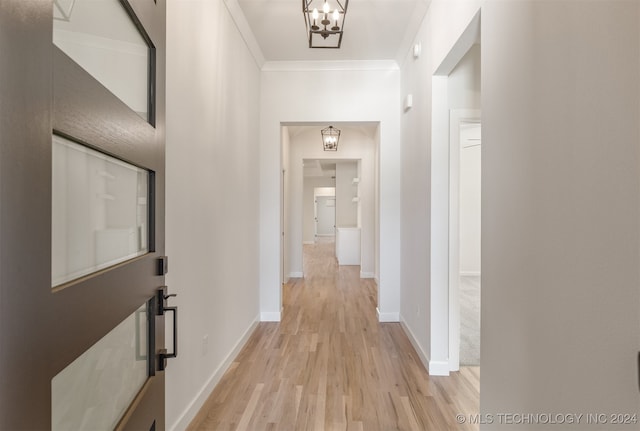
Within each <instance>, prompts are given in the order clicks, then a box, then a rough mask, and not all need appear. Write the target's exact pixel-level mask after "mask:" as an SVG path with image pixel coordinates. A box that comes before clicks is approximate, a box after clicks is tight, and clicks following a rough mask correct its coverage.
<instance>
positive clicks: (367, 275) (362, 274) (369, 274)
mask: <svg viewBox="0 0 640 431" xmlns="http://www.w3.org/2000/svg"><path fill="white" fill-rule="evenodd" d="M360 278H376V275H375V274H374V273H373V272H362V271H360Z"/></svg>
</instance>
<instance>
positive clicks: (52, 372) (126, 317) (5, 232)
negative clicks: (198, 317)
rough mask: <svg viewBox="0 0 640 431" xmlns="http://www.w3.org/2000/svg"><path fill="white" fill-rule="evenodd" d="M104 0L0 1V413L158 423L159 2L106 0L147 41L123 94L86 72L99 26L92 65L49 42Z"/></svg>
mask: <svg viewBox="0 0 640 431" xmlns="http://www.w3.org/2000/svg"><path fill="white" fill-rule="evenodd" d="M103 1H104V2H106V1H107V0H91V1H89V2H87V1H86V0H76V1H75V2H72V1H66V0H57V1H56V2H55V4H54V2H53V1H46V0H42V1H25V0H2V1H0V429H12V430H18V429H52V428H53V429H60V428H63V427H65V426H71V425H69V424H73V423H82V424H83V425H82V428H83V429H90V428H96V426H98V425H96V424H105V423H109V424H111V425H109V427H113V428H116V429H145V430H148V429H157V430H162V429H164V428H165V424H164V372H163V371H162V370H163V367H162V364H161V362H163V361H160V360H159V359H158V355H157V353H158V352H159V351H161V349H163V348H164V347H165V346H164V315H161V314H160V313H159V312H158V310H159V308H160V306H159V304H158V301H161V302H164V303H166V302H167V300H166V299H164V298H163V297H162V294H161V295H160V296H158V291H159V289H162V288H163V286H164V284H165V283H164V274H165V272H166V264H163V262H165V263H166V261H165V260H164V259H162V258H163V256H164V248H165V244H164V157H165V156H164V154H165V150H164V112H165V100H164V82H165V76H164V70H165V67H164V64H165V48H164V44H165V42H164V41H165V2H164V0H130V1H125V0H123V1H120V0H113V1H115V2H116V4H117V5H119V6H120V7H122V11H124V13H125V15H124V16H127V17H129V18H130V19H131V20H132V21H131V22H132V23H133V27H132V28H136V29H138V30H139V31H140V32H141V34H142V35H143V39H144V40H145V42H146V43H147V44H148V51H146V54H145V55H146V57H144V58H146V60H144V61H147V62H148V63H147V66H148V68H147V70H146V74H147V75H146V81H144V82H146V84H144V85H146V89H145V93H144V95H143V97H147V99H148V105H147V106H146V107H145V108H143V109H135V108H134V107H133V106H132V104H130V103H127V102H126V101H125V100H124V99H123V98H122V97H121V95H120V94H119V91H120V90H119V89H118V88H111V87H110V84H109V83H108V79H107V81H103V77H101V76H100V71H101V70H106V69H107V68H108V66H109V64H108V63H109V59H108V58H107V62H104V60H105V56H104V55H103V54H104V49H105V45H103V44H102V42H104V41H107V45H109V44H110V43H111V42H108V39H109V38H108V37H104V35H100V34H97V35H89V36H86V35H85V36H82V37H81V38H80V39H78V40H81V42H82V43H84V45H82V46H83V47H84V48H83V47H80V48H78V49H79V50H80V51H82V49H85V48H86V47H87V46H92V47H97V49H96V50H95V53H92V55H85V57H87V58H94V59H97V60H96V61H97V63H96V64H97V65H98V66H99V67H98V69H95V70H98V73H97V74H96V73H95V70H91V66H86V65H85V64H80V63H78V61H77V60H76V59H75V58H72V57H73V55H69V53H68V52H66V51H63V50H62V49H61V48H60V46H59V45H56V44H54V43H53V39H52V38H53V36H52V35H53V22H54V15H55V16H56V17H57V18H58V19H61V21H65V20H66V21H70V20H69V19H68V18H69V16H70V15H71V13H73V14H74V18H75V17H79V16H81V15H82V8H83V7H85V8H86V7H87V6H88V7H89V8H91V7H94V6H95V7H100V6H99V4H100V2H103ZM96 5H97V6H96ZM112 6H113V5H109V7H112ZM72 8H73V9H72ZM100 13H102V12H100ZM62 24H64V25H67V26H68V22H63V23H62ZM106 24H107V25H106V26H105V27H104V28H105V29H107V28H108V27H112V28H116V29H117V28H118V25H119V24H118V25H111V26H110V23H108V22H106ZM88 27H94V28H95V30H96V31H101V28H99V27H100V26H99V25H97V26H91V25H90V26H88ZM74 31H75V29H73V28H71V29H69V28H63V33H61V34H64V37H67V36H69V35H70V34H73V33H74ZM65 32H66V33H65ZM123 32H125V31H124V30H123ZM65 40H67V41H68V42H69V44H70V45H69V46H72V45H73V46H74V47H75V48H73V47H72V49H70V51H69V52H72V53H73V52H75V53H77V52H78V49H76V48H77V47H79V46H80V45H78V43H79V42H78V41H77V40H72V39H69V38H68V37H67V39H65ZM61 43H62V42H61ZM114 43H116V42H114ZM118 43H120V42H117V43H116V45H117V44H118ZM127 43H129V42H128V41H124V42H122V43H120V45H118V46H120V47H126V46H129V45H127ZM62 44H63V43H62ZM74 44H75V45H74ZM106 49H111V47H109V46H107V48H106ZM132 49H133V48H132ZM74 50H75V51H74ZM116 51H117V49H116ZM125 51H126V52H129V51H128V48H126V49H125V48H123V49H122V52H125ZM131 52H133V51H131ZM94 54H95V55H94ZM112 54H113V52H112V53H111V54H109V55H112ZM109 55H107V57H108V56H109ZM136 55H137V54H136ZM100 61H103V63H100ZM112 63H113V62H112ZM94 66H95V65H94ZM110 66H114V64H111V65H110ZM115 66H116V67H112V69H113V70H114V71H115V72H118V71H119V72H123V71H124V73H125V75H126V73H128V72H126V71H125V70H124V67H125V65H124V64H120V63H118V64H116V65H115ZM138 69H139V68H138ZM131 79H132V80H135V79H137V78H136V77H135V76H133V75H131ZM105 82H106V83H105ZM127 82H128V81H127V79H126V78H125V79H122V78H118V79H117V80H116V83H127ZM140 111H144V112H142V113H141V112H140ZM80 173H81V174H82V175H80ZM83 196H84V197H83ZM121 202H127V203H126V204H125V206H124V207H123V208H125V207H126V208H125V209H121V208H119V207H117V206H118V205H120V203H121ZM127 205H129V206H128V207H127ZM116 207H117V208H116ZM114 208H116V209H114ZM126 219H129V221H130V222H128V221H127V220H126ZM131 220H132V221H131ZM166 291H167V290H166V287H165V288H164V290H161V292H163V293H164V294H166ZM167 316H168V318H169V319H171V318H174V317H175V316H172V315H171V314H170V313H169V314H167ZM127 331H129V332H127ZM113 334H115V338H114V336H113ZM118 334H120V335H122V334H125V335H124V338H123V337H122V336H120V341H122V340H123V339H124V340H125V342H121V345H118V342H119V341H117V340H118ZM127 334H128V335H127ZM114 340H115V341H114ZM126 340H129V341H126ZM170 344H171V343H170ZM169 348H170V349H171V348H172V346H169ZM96 349H98V350H96ZM99 349H102V351H100V350H99ZM127 349H129V350H130V352H128V353H127ZM123 352H124V353H123ZM123 357H124V358H125V360H124V361H123V360H122V358H123ZM127 361H129V362H130V363H131V364H130V365H126V364H127ZM122 364H125V365H122ZM141 364H142V365H141ZM136 367H138V368H137V370H138V371H135V368H136ZM140 367H142V368H144V370H142V371H140V369H141V368H140ZM135 373H137V377H136V378H135V379H134V378H129V376H130V375H134V374H135ZM113 376H121V381H119V382H118V381H114V378H113ZM68 386H71V390H66V389H69V388H68ZM125 389H126V390H125ZM127 391H128V392H127ZM100 392H102V393H100ZM101 396H102V398H100V397H101ZM118 397H119V398H120V405H119V406H117V407H114V406H112V405H106V406H105V405H104V404H103V401H102V400H103V399H113V398H118ZM122 400H125V401H124V404H123V401H122ZM114 409H115V413H114ZM107 411H109V412H107ZM108 414H111V416H112V417H111V418H109V417H107V416H108ZM74 416H76V418H75V419H74V418H73V417H74ZM77 417H80V419H78V418H77ZM74 420H76V421H77V420H80V421H82V420H83V421H84V422H73V421H74ZM101 426H102V425H100V427H101Z"/></svg>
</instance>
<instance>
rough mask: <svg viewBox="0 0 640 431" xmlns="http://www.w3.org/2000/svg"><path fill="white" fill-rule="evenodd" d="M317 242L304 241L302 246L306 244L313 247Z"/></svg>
mask: <svg viewBox="0 0 640 431" xmlns="http://www.w3.org/2000/svg"><path fill="white" fill-rule="evenodd" d="M315 243H316V242H315V241H302V244H306V245H313V244H315Z"/></svg>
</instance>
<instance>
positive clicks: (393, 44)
mask: <svg viewBox="0 0 640 431" xmlns="http://www.w3.org/2000/svg"><path fill="white" fill-rule="evenodd" d="M302 1H303V0H227V3H228V4H229V3H233V2H237V4H238V6H239V8H237V9H236V8H235V7H233V6H234V5H231V7H230V10H231V12H232V14H234V13H241V14H242V15H243V17H242V19H240V20H241V21H242V20H246V24H248V25H247V27H246V28H244V29H243V27H244V26H242V25H240V26H239V27H240V29H241V31H243V30H244V31H247V29H250V32H251V33H252V36H253V37H254V38H255V42H256V43H257V45H258V47H259V50H260V51H261V54H262V56H263V58H264V60H265V61H267V62H275V61H288V62H292V61H333V60H340V61H380V60H392V61H396V62H398V63H399V62H400V61H401V59H402V58H404V56H405V55H406V53H407V52H408V51H409V49H410V48H411V43H412V41H413V38H414V37H415V34H416V32H417V31H418V28H419V27H420V24H421V22H422V19H423V18H424V15H425V13H426V10H427V7H428V5H429V2H430V0H350V1H349V6H348V10H347V14H346V19H345V25H344V36H343V38H342V47H341V48H340V49H311V48H309V46H308V40H307V34H306V30H305V21H304V15H303V13H302ZM328 1H329V4H332V3H333V7H332V9H333V8H335V0H328ZM234 18H235V19H236V22H238V21H239V19H238V18H239V17H234ZM247 36H248V35H245V39H247ZM249 45H252V44H251V43H250V42H249Z"/></svg>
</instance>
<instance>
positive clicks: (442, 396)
mask: <svg viewBox="0 0 640 431" xmlns="http://www.w3.org/2000/svg"><path fill="white" fill-rule="evenodd" d="M332 247H333V244H331V243H329V244H327V243H324V244H317V245H305V259H304V261H305V268H304V269H305V278H304V279H292V280H291V282H290V283H288V284H287V285H285V286H284V292H283V294H284V296H283V299H284V310H283V316H282V322H281V323H279V324H278V323H260V324H259V325H258V327H257V329H256V331H255V332H254V334H253V335H252V336H251V338H250V340H249V341H248V343H247V345H246V346H245V347H244V349H243V350H242V351H241V353H240V354H239V355H238V357H237V358H236V360H235V361H234V362H233V364H232V365H231V367H230V368H229V370H228V371H227V372H226V374H225V375H224V377H223V378H222V380H221V381H220V383H219V384H218V386H217V387H216V388H215V390H214V391H213V393H212V394H211V396H210V397H209V399H208V400H207V402H206V403H205V405H204V406H203V408H202V409H201V411H200V412H199V413H198V415H197V416H196V418H195V419H194V420H193V422H192V423H191V425H190V426H189V428H188V429H189V430H216V431H218V430H250V431H258V430H283V431H294V430H296V431H297V430H317V431H325V430H360V431H365V430H366V431H375V430H380V431H387V430H437V431H446V430H475V429H477V426H471V425H458V424H457V422H456V414H464V415H467V418H468V417H469V415H470V414H477V412H478V399H479V394H478V389H479V379H480V373H479V368H477V367H464V368H462V369H461V371H460V372H458V373H453V374H452V376H450V377H430V376H429V375H428V374H427V372H426V370H425V368H424V367H423V365H422V363H421V362H420V359H419V357H418V355H417V354H416V352H415V350H414V349H413V347H412V346H411V343H410V342H409V340H408V339H407V337H406V335H405V334H404V332H403V330H402V328H401V326H400V324H398V323H382V324H381V323H378V322H377V318H376V310H375V308H376V298H377V292H376V286H375V283H374V282H373V281H372V280H360V278H359V269H360V268H359V267H338V266H337V265H336V261H335V258H334V257H333V249H332Z"/></svg>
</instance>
